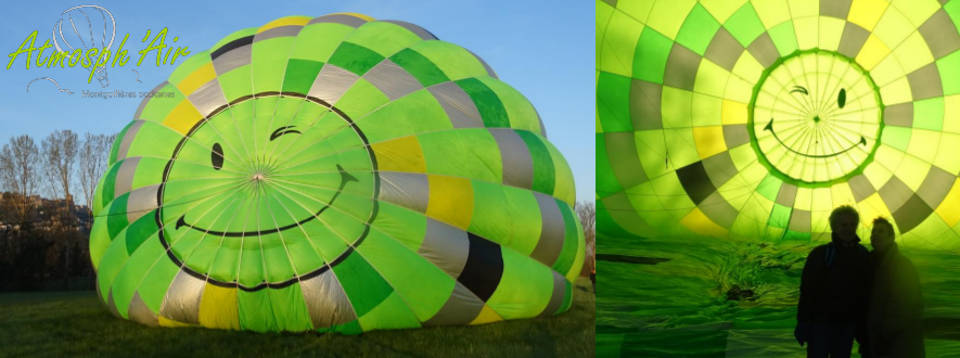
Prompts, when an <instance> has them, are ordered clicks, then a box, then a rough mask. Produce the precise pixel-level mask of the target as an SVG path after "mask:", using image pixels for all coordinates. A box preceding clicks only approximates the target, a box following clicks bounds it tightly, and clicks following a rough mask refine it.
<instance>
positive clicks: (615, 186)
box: [596, 0, 960, 249]
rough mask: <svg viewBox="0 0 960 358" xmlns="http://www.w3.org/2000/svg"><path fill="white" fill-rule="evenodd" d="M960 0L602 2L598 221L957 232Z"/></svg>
mask: <svg viewBox="0 0 960 358" xmlns="http://www.w3.org/2000/svg"><path fill="white" fill-rule="evenodd" d="M958 24H960V0H951V1H939V2H938V1H936V0H923V1H909V2H908V1H892V2H887V1H884V0H838V1H786V0H769V1H768V0H763V1H760V0H757V1H742V0H741V1H695V0H670V1H666V0H656V1H639V2H638V1H598V2H597V29H596V32H597V62H596V63H597V73H596V76H597V77H596V88H597V134H596V143H597V178H598V180H597V201H598V204H597V206H598V228H599V230H600V232H601V234H604V235H613V236H643V237H656V236H675V235H707V236H715V237H720V238H737V239H756V240H774V241H776V240H801V241H823V240H829V239H830V236H829V231H830V230H829V224H828V217H829V214H830V212H831V211H832V210H833V209H834V208H836V207H838V206H840V205H851V206H854V207H855V208H857V209H858V210H859V211H860V213H861V218H862V219H863V220H861V227H860V229H859V233H860V235H861V237H868V236H869V221H870V220H872V219H873V218H875V217H878V216H883V217H887V218H890V219H892V221H893V222H894V225H895V226H896V228H897V231H898V240H900V242H902V243H903V244H905V245H910V246H922V247H930V248H938V249H958V248H960V236H958V235H960V227H958V223H960V184H958V181H957V175H958V173H960V156H957V155H956V153H957V152H958V149H960V144H958V143H960V51H958V49H960V34H958V27H957V25H958Z"/></svg>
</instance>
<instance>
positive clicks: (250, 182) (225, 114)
mask: <svg viewBox="0 0 960 358" xmlns="http://www.w3.org/2000/svg"><path fill="white" fill-rule="evenodd" d="M154 93H155V95H154V96H153V97H152V98H148V99H146V100H145V101H143V102H142V103H141V105H140V107H139V108H138V109H137V110H136V113H135V114H134V116H133V120H132V121H131V122H130V123H129V124H128V125H127V126H126V127H125V128H124V129H123V130H122V132H120V134H119V135H118V137H117V140H116V142H115V143H114V145H113V147H112V152H111V153H110V159H109V163H110V165H109V169H108V171H107V173H106V174H105V175H104V177H103V179H102V181H101V183H100V184H99V186H98V189H97V192H96V198H95V199H96V200H94V202H95V204H94V208H93V209H94V213H95V222H94V226H93V229H92V231H91V235H90V253H91V254H90V255H91V258H92V261H93V264H94V266H95V268H96V271H97V291H98V293H99V294H100V297H101V299H102V301H103V302H104V303H105V304H106V306H107V307H108V309H109V310H111V311H112V312H113V313H114V314H116V315H118V316H120V317H122V318H125V319H130V320H133V321H136V322H140V323H143V324H148V325H160V326H181V325H199V326H203V327H210V328H223V329H242V330H253V331H311V330H312V331H321V332H326V331H333V332H341V333H359V332H363V331H369V330H374V329H389V328H413V327H421V326H431V325H456V324H463V325H466V324H481V323H488V322H495V321H500V320H507V319H517V318H527V317H536V316H544V315H554V314H558V313H561V312H564V311H565V310H567V309H568V308H569V307H570V305H571V300H572V294H573V292H572V290H571V287H572V284H571V282H572V280H573V279H574V278H575V277H576V276H577V275H578V274H579V271H580V267H581V266H582V262H583V256H584V240H583V234H582V232H581V231H580V226H579V223H578V222H577V220H575V217H576V216H575V215H574V213H573V212H572V210H571V205H572V203H573V202H574V197H575V193H574V189H573V188H574V186H573V177H572V174H571V171H570V168H569V167H568V165H567V163H566V161H565V160H564V158H563V157H562V156H561V155H560V153H559V152H558V151H557V149H556V148H555V147H554V146H553V145H552V144H550V142H548V141H547V139H546V137H545V134H544V128H543V125H542V123H541V121H540V118H539V116H538V114H537V112H536V110H535V109H534V107H533V106H532V105H531V104H530V103H529V102H528V101H527V99H526V98H525V97H524V96H523V95H522V94H520V93H519V92H518V91H516V90H515V89H513V88H511V87H510V86H509V85H507V84H505V83H504V82H501V81H500V80H498V79H497V76H496V74H495V73H494V72H493V70H492V69H491V68H490V67H489V66H487V64H486V63H484V62H483V60H481V59H480V58H479V57H477V56H476V55H474V54H473V53H471V52H470V51H468V50H466V49H464V48H461V47H459V46H457V45H454V44H451V43H448V42H443V41H440V40H437V39H436V37H435V36H434V35H433V34H431V33H430V32H428V31H427V30H425V29H423V28H421V27H419V26H416V25H413V24H410V23H407V22H403V21H390V20H384V21H376V20H374V19H372V18H370V17H367V16H364V15H359V14H331V15H325V16H321V17H316V18H311V17H302V16H295V17H285V18H280V19H277V20H274V21H272V22H270V23H268V24H266V25H263V26H261V27H259V28H248V29H244V30H240V31H237V32H235V33H233V34H231V35H229V36H227V37H225V38H223V39H222V40H221V41H219V42H218V43H217V44H215V45H214V46H213V47H212V48H211V49H210V50H209V51H204V52H198V53H195V54H194V55H193V56H191V57H189V58H188V59H187V60H185V62H183V63H182V64H181V65H180V66H179V67H178V68H177V69H176V70H174V71H173V73H172V74H171V75H170V77H169V79H168V80H167V81H166V82H164V83H161V84H160V85H159V86H157V87H156V89H155V90H154Z"/></svg>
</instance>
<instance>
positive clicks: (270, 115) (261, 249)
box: [155, 94, 378, 289]
mask: <svg viewBox="0 0 960 358" xmlns="http://www.w3.org/2000/svg"><path fill="white" fill-rule="evenodd" d="M374 162H375V159H374V156H373V154H372V151H371V150H370V149H369V145H367V144H366V137H365V136H364V134H363V133H362V132H361V131H360V130H359V128H357V127H356V126H355V125H354V124H353V122H352V121H351V120H350V119H349V118H348V117H346V115H344V114H343V113H342V112H340V111H338V110H336V108H334V107H332V106H328V105H326V104H325V103H324V102H323V101H320V100H317V99H313V98H309V97H303V96H288V95H287V96H284V95H279V94H261V95H258V96H252V97H250V98H247V99H244V100H241V101H238V102H236V103H233V104H231V105H229V106H227V107H225V108H223V109H222V110H221V111H218V112H216V113H215V114H213V115H210V116H208V117H207V118H203V119H201V120H200V121H199V122H197V123H196V124H195V125H194V126H193V127H192V128H191V129H190V130H189V131H188V132H187V133H186V135H184V137H183V139H181V140H180V142H179V143H177V145H176V147H175V148H174V149H173V151H172V153H171V154H170V159H169V161H168V162H167V164H166V166H165V167H164V169H163V179H162V184H161V186H160V190H159V191H158V202H159V210H157V211H156V214H155V219H156V221H157V224H158V226H159V227H162V228H163V229H162V230H160V239H161V241H162V242H163V244H164V245H165V246H166V247H167V248H168V251H167V252H168V256H169V257H170V258H171V259H172V260H174V261H175V262H177V263H182V264H184V265H185V267H187V268H189V269H191V270H193V271H194V272H195V273H196V274H197V275H202V276H207V277H208V279H210V280H216V281H218V282H221V283H224V284H239V285H240V286H241V287H246V288H250V289H253V288H257V287H262V286H264V285H282V284H283V283H285V282H287V281H289V280H296V279H298V277H300V276H302V275H305V274H309V273H311V272H313V271H316V270H318V269H323V268H324V267H325V264H326V263H327V261H331V260H324V259H322V258H321V257H325V258H328V259H330V258H336V257H338V256H340V255H344V254H347V253H349V250H350V248H351V247H353V245H355V244H357V243H358V242H359V241H360V240H362V239H363V237H364V236H365V235H366V232H367V226H368V224H369V222H370V221H371V220H372V219H373V217H374V216H375V212H376V210H375V206H376V204H375V200H373V199H374V197H375V193H376V191H377V188H378V178H377V176H376V175H374V174H373V172H374V170H373V169H374ZM332 223H336V225H331V224H332ZM320 237H323V239H322V240H321V239H320ZM307 249H309V250H310V251H313V250H316V251H318V252H321V253H323V255H321V256H314V257H294V256H297V255H300V256H302V254H300V253H301V252H305V251H308V250H307ZM268 256H279V257H282V256H288V257H290V260H286V261H287V262H292V263H291V264H290V265H286V266H280V267H279V268H271V270H270V272H262V273H261V274H260V275H244V274H243V273H242V272H238V271H240V270H241V269H237V267H238V264H237V262H238V261H242V260H244V259H247V260H261V259H263V258H264V257H268ZM254 266H255V267H256V266H257V265H254ZM240 267H245V266H240ZM248 276H249V277H265V278H268V279H267V280H265V281H262V282H243V280H241V279H240V278H242V277H248Z"/></svg>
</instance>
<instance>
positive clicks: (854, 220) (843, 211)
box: [830, 205, 860, 243]
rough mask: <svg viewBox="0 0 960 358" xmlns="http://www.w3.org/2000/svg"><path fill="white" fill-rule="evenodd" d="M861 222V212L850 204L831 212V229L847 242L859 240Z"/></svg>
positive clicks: (838, 237) (841, 239)
mask: <svg viewBox="0 0 960 358" xmlns="http://www.w3.org/2000/svg"><path fill="white" fill-rule="evenodd" d="M859 224H860V214H858V213H857V210H856V209H854V208H853V207H851V206H849V205H844V206H841V207H839V208H836V209H833V212H832V213H830V230H832V231H833V232H834V234H835V235H836V237H837V239H839V240H840V241H843V242H845V243H852V242H855V241H856V240H857V225H859Z"/></svg>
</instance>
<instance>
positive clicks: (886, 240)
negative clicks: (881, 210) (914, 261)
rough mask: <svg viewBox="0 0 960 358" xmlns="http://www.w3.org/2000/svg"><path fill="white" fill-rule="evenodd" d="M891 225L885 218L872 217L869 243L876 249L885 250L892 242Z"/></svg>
mask: <svg viewBox="0 0 960 358" xmlns="http://www.w3.org/2000/svg"><path fill="white" fill-rule="evenodd" d="M894 236H895V235H894V232H893V225H892V224H890V222H889V221H887V219H884V218H882V217H878V218H876V219H873V230H872V231H871V232H870V245H873V249H874V250H877V251H885V250H886V249H888V248H890V247H891V246H892V245H896V244H895V243H894Z"/></svg>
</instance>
